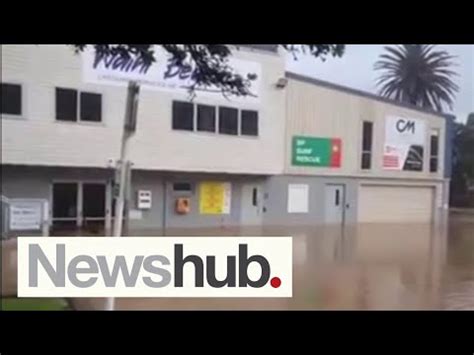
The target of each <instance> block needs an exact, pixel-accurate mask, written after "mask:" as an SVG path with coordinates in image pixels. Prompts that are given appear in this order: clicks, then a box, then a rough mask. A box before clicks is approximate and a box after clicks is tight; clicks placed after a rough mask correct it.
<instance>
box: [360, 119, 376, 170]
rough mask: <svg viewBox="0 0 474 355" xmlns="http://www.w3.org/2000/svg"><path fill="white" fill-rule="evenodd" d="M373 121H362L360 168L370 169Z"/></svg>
mask: <svg viewBox="0 0 474 355" xmlns="http://www.w3.org/2000/svg"><path fill="white" fill-rule="evenodd" d="M373 125H374V124H373V122H370V121H364V122H363V126H362V160H361V168H362V169H364V170H367V169H370V168H371V165H372V135H373Z"/></svg>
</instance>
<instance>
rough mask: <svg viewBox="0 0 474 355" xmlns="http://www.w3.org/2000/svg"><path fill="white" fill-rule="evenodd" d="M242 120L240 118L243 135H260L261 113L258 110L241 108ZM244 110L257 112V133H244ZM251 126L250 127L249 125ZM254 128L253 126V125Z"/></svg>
mask: <svg viewBox="0 0 474 355" xmlns="http://www.w3.org/2000/svg"><path fill="white" fill-rule="evenodd" d="M239 111H240V115H239V116H240V120H239V132H240V135H241V136H246V137H258V136H259V134H260V114H259V111H258V110H250V109H240V110H239ZM244 112H247V113H255V114H256V116H255V117H256V127H255V133H244ZM247 128H249V127H247ZM252 128H253V127H252Z"/></svg>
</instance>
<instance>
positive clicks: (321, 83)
mask: <svg viewBox="0 0 474 355" xmlns="http://www.w3.org/2000/svg"><path fill="white" fill-rule="evenodd" d="M285 76H286V77H287V78H290V79H295V80H298V81H302V82H305V83H309V84H313V85H317V86H321V87H324V88H328V89H333V90H337V91H341V92H345V93H349V94H353V95H357V96H362V97H365V98H368V99H372V100H376V101H380V102H383V103H388V104H391V105H395V106H399V107H403V108H407V109H410V110H415V111H419V112H423V113H428V114H431V115H436V116H440V117H443V118H446V119H452V120H454V119H455V118H456V117H455V116H454V115H452V114H449V113H440V112H437V111H434V110H431V109H424V108H421V107H418V106H414V105H411V104H406V103H403V102H400V101H395V100H393V99H388V98H385V97H382V96H379V95H376V94H372V93H370V92H367V91H362V90H358V89H354V88H350V87H347V86H343V85H339V84H334V83H331V82H329V81H324V80H321V79H316V78H311V77H309V76H305V75H301V74H296V73H293V72H289V71H286V72H285Z"/></svg>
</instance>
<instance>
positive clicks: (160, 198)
mask: <svg viewBox="0 0 474 355" xmlns="http://www.w3.org/2000/svg"><path fill="white" fill-rule="evenodd" d="M207 181H214V182H229V183H230V184H231V206H230V213H229V214H202V213H201V211H200V206H199V201H200V183H201V182H207ZM262 181H263V179H262V178H259V177H246V176H239V175H222V174H196V173H159V172H149V171H148V172H147V171H134V173H133V178H132V193H131V206H130V207H131V209H132V210H134V211H132V212H131V214H130V215H131V219H130V228H131V230H132V231H133V230H135V231H137V232H138V231H141V230H143V231H146V230H147V231H150V232H151V231H156V232H158V233H161V231H162V230H163V228H165V229H167V230H168V229H176V228H209V227H216V228H219V227H230V226H238V225H239V224H240V219H241V207H242V206H241V200H242V185H243V184H246V183H256V184H258V183H261V182H262ZM175 183H186V184H189V185H190V187H191V190H190V191H175V190H174V184H175ZM139 190H147V191H151V193H152V206H151V208H150V209H149V210H146V209H144V210H138V208H137V194H138V191H139ZM179 198H187V199H189V202H190V203H189V212H188V213H185V214H179V213H178V212H177V211H176V203H177V200H178V199H179ZM137 210H138V211H137Z"/></svg>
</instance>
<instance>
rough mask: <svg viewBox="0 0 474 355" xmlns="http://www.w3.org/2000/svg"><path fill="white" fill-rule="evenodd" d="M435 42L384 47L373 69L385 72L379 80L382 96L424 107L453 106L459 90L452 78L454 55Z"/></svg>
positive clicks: (438, 109) (437, 109) (453, 74)
mask: <svg viewBox="0 0 474 355" xmlns="http://www.w3.org/2000/svg"><path fill="white" fill-rule="evenodd" d="M435 47H436V46H434V45H424V44H411V45H408V44H406V45H401V46H394V47H385V53H384V54H381V55H380V59H379V60H378V61H377V62H376V63H375V65H374V69H375V70H378V71H381V72H382V74H381V75H380V76H379V78H378V79H377V81H376V84H377V86H378V87H379V93H380V95H381V96H384V97H388V98H392V99H395V100H397V101H401V102H405V103H409V104H412V105H416V106H419V107H423V108H431V109H433V110H436V111H442V110H443V105H447V106H448V107H449V108H450V109H452V105H453V101H454V95H455V93H456V92H457V91H458V90H459V88H458V86H457V85H456V84H455V83H454V82H453V80H452V77H453V76H455V75H457V74H456V73H455V72H454V71H453V70H451V67H452V66H453V65H454V63H453V61H452V59H453V58H454V57H453V56H451V55H449V54H448V53H447V52H446V51H440V50H435Z"/></svg>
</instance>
